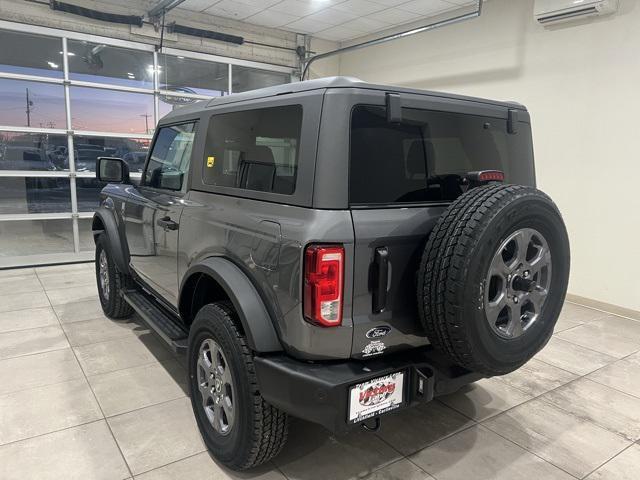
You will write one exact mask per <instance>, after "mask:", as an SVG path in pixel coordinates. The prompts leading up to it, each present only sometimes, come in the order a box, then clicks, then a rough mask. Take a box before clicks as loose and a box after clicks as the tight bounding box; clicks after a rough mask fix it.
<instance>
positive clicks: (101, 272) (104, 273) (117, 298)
mask: <svg viewBox="0 0 640 480" xmlns="http://www.w3.org/2000/svg"><path fill="white" fill-rule="evenodd" d="M96 282H97V284H98V296H99V297H100V304H101V305H102V311H103V312H104V314H105V315H106V316H107V317H109V318H114V319H118V318H129V317H130V316H131V315H133V308H131V305H129V304H128V303H127V302H126V301H125V300H124V298H122V295H121V294H120V292H121V291H122V290H123V289H124V288H126V287H127V286H128V285H129V283H130V279H129V276H128V275H126V274H124V273H122V272H121V271H120V270H118V267H117V266H116V264H115V263H114V261H113V257H112V256H111V254H110V252H109V247H108V242H107V238H106V236H105V234H104V233H101V234H100V235H98V238H96Z"/></svg>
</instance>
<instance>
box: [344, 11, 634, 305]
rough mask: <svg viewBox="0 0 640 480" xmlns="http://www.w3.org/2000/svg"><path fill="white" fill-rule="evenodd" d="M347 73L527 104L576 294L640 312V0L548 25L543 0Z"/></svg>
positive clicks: (367, 58) (395, 45)
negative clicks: (564, 230) (565, 236)
mask: <svg viewBox="0 0 640 480" xmlns="http://www.w3.org/2000/svg"><path fill="white" fill-rule="evenodd" d="M339 71H340V74H342V75H353V76H356V77H359V78H362V79H363V80H367V81H371V82H379V83H390V84H398V85H404V86H410V87H417V88H426V89H433V90H443V91H450V92H457V93H463V94H469V95H476V96H483V97H490V98H496V99H506V100H516V101H519V102H521V103H524V104H525V105H527V107H528V108H529V110H530V112H531V116H532V122H533V134H534V147H535V153H536V167H537V176H538V186H539V188H541V189H542V190H544V191H546V192H547V193H549V194H550V195H551V196H552V197H553V198H554V200H555V201H556V202H557V204H558V205H559V207H560V209H561V211H562V213H563V215H564V218H565V221H566V224H567V227H568V230H569V234H570V238H571V247H572V271H571V283H570V287H569V292H570V293H572V294H574V295H579V296H583V297H587V298H590V299H593V300H597V301H600V302H606V303H610V304H614V305H618V306H620V307H624V308H628V309H632V310H636V311H640V276H639V271H640V186H639V184H640V120H639V118H640V2H638V1H636V0H620V11H619V12H618V14H616V15H615V16H610V17H601V18H597V19H594V20H580V21H577V22H574V23H571V24H563V25H561V26H553V27H550V28H543V27H541V26H538V25H536V24H535V22H534V20H533V0H491V1H488V2H486V4H485V8H484V11H483V14H482V17H481V18H479V19H475V20H471V21H468V22H463V23H460V24H457V25H453V26H449V27H444V28H441V29H438V30H433V31H430V32H426V33H423V34H420V35H416V36H413V37H408V38H406V39H403V40H398V41H395V42H391V43H388V44H384V45H380V46H377V47H371V48H367V49H362V50H357V51H355V52H352V53H348V54H343V55H342V56H341V59H340V68H339Z"/></svg>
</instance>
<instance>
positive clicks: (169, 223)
mask: <svg viewBox="0 0 640 480" xmlns="http://www.w3.org/2000/svg"><path fill="white" fill-rule="evenodd" d="M156 224H157V225H158V226H159V227H162V228H164V229H165V230H177V229H178V224H177V223H176V222H174V221H173V220H171V217H162V218H159V219H158V221H156Z"/></svg>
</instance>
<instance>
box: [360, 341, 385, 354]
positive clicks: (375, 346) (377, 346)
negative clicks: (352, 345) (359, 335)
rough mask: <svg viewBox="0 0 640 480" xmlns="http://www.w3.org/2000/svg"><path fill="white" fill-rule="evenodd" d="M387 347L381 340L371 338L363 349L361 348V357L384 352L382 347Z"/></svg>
mask: <svg viewBox="0 0 640 480" xmlns="http://www.w3.org/2000/svg"><path fill="white" fill-rule="evenodd" d="M385 348H387V347H386V346H385V344H384V342H382V341H381V340H373V341H371V342H370V343H369V344H368V345H367V346H366V347H364V349H363V350H362V356H363V357H373V356H374V355H380V354H381V353H382V352H384V349H385Z"/></svg>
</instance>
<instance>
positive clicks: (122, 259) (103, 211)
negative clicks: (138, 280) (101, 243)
mask: <svg viewBox="0 0 640 480" xmlns="http://www.w3.org/2000/svg"><path fill="white" fill-rule="evenodd" d="M96 219H99V221H100V222H101V223H102V226H103V228H102V229H100V228H96V223H97V222H96ZM91 229H92V231H93V238H94V240H95V239H96V237H97V236H98V234H99V233H100V232H101V231H103V232H104V233H105V235H106V236H107V242H108V247H109V254H110V255H111V256H112V258H113V259H114V261H115V263H116V266H117V267H118V270H120V271H121V272H123V273H126V274H130V271H129V248H128V246H127V242H126V241H125V240H124V239H123V238H122V237H123V236H122V232H121V230H120V228H119V227H118V223H117V221H116V217H115V213H114V212H113V210H111V209H108V208H106V207H104V206H100V207H98V209H97V210H96V212H95V213H94V215H93V223H92V227H91Z"/></svg>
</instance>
